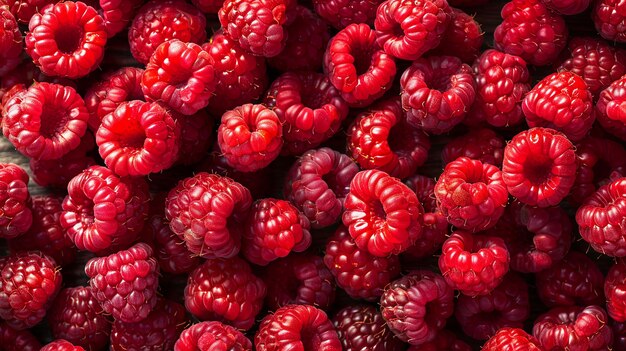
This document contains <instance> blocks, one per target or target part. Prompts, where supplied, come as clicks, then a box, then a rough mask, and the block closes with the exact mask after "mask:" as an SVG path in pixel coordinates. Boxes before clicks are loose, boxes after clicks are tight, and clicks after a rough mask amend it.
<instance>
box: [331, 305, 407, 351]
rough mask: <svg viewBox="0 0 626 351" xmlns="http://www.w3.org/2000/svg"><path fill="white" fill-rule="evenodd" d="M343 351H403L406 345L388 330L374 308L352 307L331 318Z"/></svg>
mask: <svg viewBox="0 0 626 351" xmlns="http://www.w3.org/2000/svg"><path fill="white" fill-rule="evenodd" d="M332 320H333V324H334V325H335V328H336V329H337V335H338V336H339V340H341V345H342V346H343V351H362V350H368V351H404V350H406V345H405V344H404V343H403V342H401V341H400V339H398V338H396V337H395V335H394V334H393V333H392V332H391V330H389V327H387V324H386V323H385V320H384V319H383V316H382V315H381V314H380V312H379V311H378V309H377V308H376V307H374V306H368V305H352V306H347V307H344V308H343V309H341V310H340V311H339V312H337V314H336V315H335V316H334V317H333V319H332Z"/></svg>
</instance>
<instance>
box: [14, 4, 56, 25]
mask: <svg viewBox="0 0 626 351" xmlns="http://www.w3.org/2000/svg"><path fill="white" fill-rule="evenodd" d="M56 2H57V1H56V0H10V1H8V0H7V1H4V3H5V4H6V5H8V6H9V8H10V10H11V13H13V16H15V19H17V20H18V22H20V23H21V24H28V21H30V19H31V18H32V17H33V15H35V14H36V13H39V12H40V11H41V9H43V8H44V7H46V5H49V4H54V3H56Z"/></svg>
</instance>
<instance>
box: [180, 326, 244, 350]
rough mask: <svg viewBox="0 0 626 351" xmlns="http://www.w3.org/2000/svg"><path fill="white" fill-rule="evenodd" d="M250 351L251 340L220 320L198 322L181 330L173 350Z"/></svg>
mask: <svg viewBox="0 0 626 351" xmlns="http://www.w3.org/2000/svg"><path fill="white" fill-rule="evenodd" d="M202 350H206V351H209V350H229V351H252V342H251V341H250V340H249V339H248V338H246V336H245V335H243V334H242V333H241V332H240V331H238V330H237V329H235V328H233V327H231V326H230V325H226V324H222V323H220V322H215V321H213V322H200V323H197V324H194V325H192V326H191V327H189V328H187V329H185V330H183V332H182V333H181V334H180V337H179V338H178V340H177V341H176V344H175V345H174V351H202Z"/></svg>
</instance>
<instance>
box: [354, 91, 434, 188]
mask: <svg viewBox="0 0 626 351" xmlns="http://www.w3.org/2000/svg"><path fill="white" fill-rule="evenodd" d="M347 149H348V154H349V155H350V156H351V157H352V158H353V159H354V160H355V161H356V162H357V163H358V164H359V166H361V168H363V169H378V170H381V171H384V172H387V173H389V175H390V176H392V177H397V178H406V177H409V176H411V175H413V174H415V171H416V170H417V168H418V167H419V166H421V165H423V164H424V163H425V162H426V159H427V158H428V150H429V149H430V140H429V139H428V135H426V133H424V132H423V131H422V130H420V129H417V128H413V127H412V126H410V125H409V124H408V122H407V118H406V115H405V113H404V111H403V110H402V105H401V104H400V99H397V98H394V99H392V100H386V101H384V102H381V103H379V104H377V105H376V106H375V107H372V108H371V109H370V110H368V111H366V112H363V113H361V114H360V115H359V116H357V118H356V119H355V120H354V121H353V122H352V126H351V127H350V129H349V131H348V145H347Z"/></svg>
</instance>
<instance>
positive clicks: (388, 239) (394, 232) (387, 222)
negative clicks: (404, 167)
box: [342, 170, 424, 257]
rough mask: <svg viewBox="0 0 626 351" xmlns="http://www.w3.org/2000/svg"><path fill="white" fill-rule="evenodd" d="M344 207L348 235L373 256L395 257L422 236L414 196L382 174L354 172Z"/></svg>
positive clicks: (418, 211)
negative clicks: (392, 255)
mask: <svg viewBox="0 0 626 351" xmlns="http://www.w3.org/2000/svg"><path fill="white" fill-rule="evenodd" d="M344 206H345V212H344V213H343V217H342V219H343V224H344V225H345V226H346V227H348V229H349V230H350V236H352V238H353V239H354V241H355V243H356V245H357V246H358V247H359V249H361V250H366V251H367V252H369V253H370V254H372V255H374V256H377V257H386V256H388V255H391V254H399V253H401V252H402V251H405V250H406V249H407V248H408V247H409V246H411V245H412V244H413V243H414V242H415V241H416V240H417V239H419V238H420V237H421V235H422V223H423V218H422V217H423V215H424V209H423V208H422V205H421V204H420V202H419V200H418V199H417V196H416V195H415V193H414V192H413V191H411V189H409V187H407V186H406V185H404V184H403V183H402V182H400V180H398V179H396V178H393V177H391V176H389V175H388V174H387V173H385V172H383V171H378V170H367V171H362V172H359V173H357V174H356V175H355V176H354V178H353V179H352V182H351V183H350V192H349V193H348V196H346V200H345V204H344Z"/></svg>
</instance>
